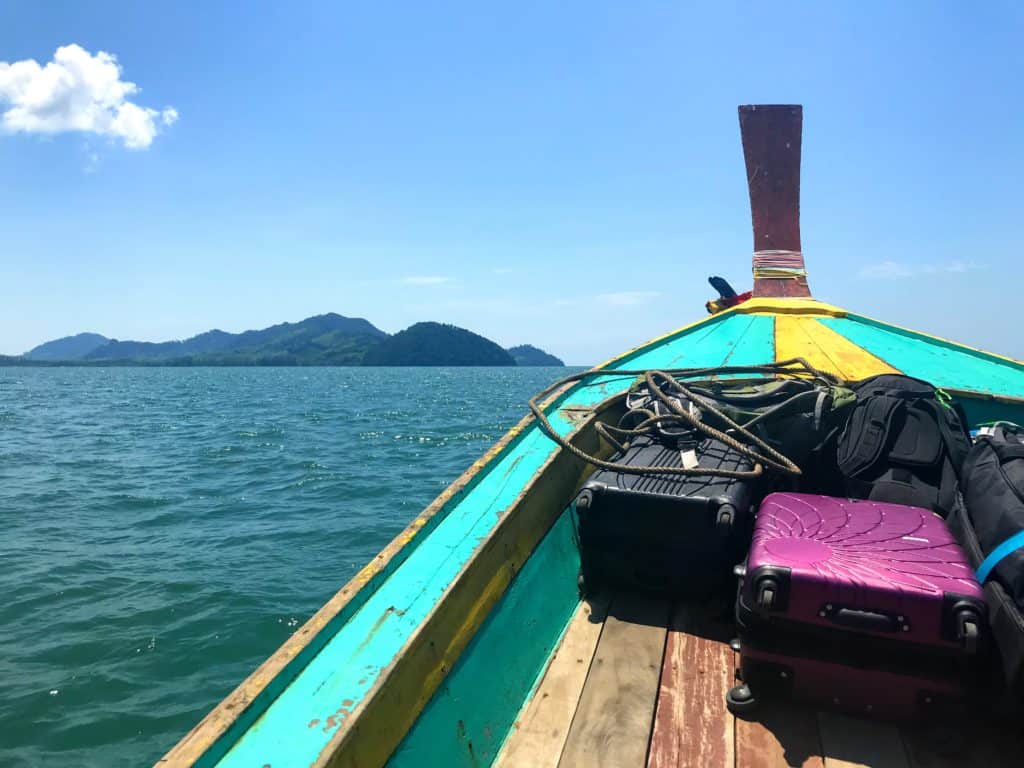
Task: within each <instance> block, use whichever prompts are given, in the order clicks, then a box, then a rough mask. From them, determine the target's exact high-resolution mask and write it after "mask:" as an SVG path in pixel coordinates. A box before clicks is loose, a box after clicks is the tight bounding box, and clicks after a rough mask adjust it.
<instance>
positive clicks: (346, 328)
mask: <svg viewBox="0 0 1024 768" xmlns="http://www.w3.org/2000/svg"><path fill="white" fill-rule="evenodd" d="M11 365H22V366H23V365H37V366H49V365H91V366H109V365H128V366H153V365H157V366H198V365H215V366H221V365H231V366H242V365H284V366H289V365H367V366H404V365H408V366H425V365H433V366H445V365H451V366H469V365H480V366H515V365H523V366H538V365H556V366H561V365H564V363H562V361H561V360H559V359H558V358H557V357H555V356H554V355H550V354H548V353H547V352H544V351H543V350H541V349H539V348H537V347H535V346H532V345H530V344H522V345H520V346H517V347H512V348H511V349H509V350H506V349H503V348H502V347H501V346H500V345H498V344H496V343H495V342H493V341H491V340H490V339H488V338H486V337H484V336H481V335H479V334H477V333H473V332H472V331H469V330H467V329H465V328H459V327H457V326H454V325H448V324H446V323H437V322H421V323H416V324H414V325H411V326H409V327H408V328H406V329H405V330H403V331H400V332H398V333H396V334H394V335H391V334H388V333H386V332H385V331H382V330H381V329H380V328H378V327H377V326H375V325H373V324H372V323H371V322H370V321H368V320H366V319H364V318H360V317H345V316H344V315H339V314H337V313H334V312H329V313H327V314H323V315H315V316H313V317H307V318H306V319H305V320H300V321H299V322H295V323H279V324H277V325H272V326H270V327H269V328H262V329H259V330H251V331H244V332H242V333H229V332H227V331H222V330H219V329H213V330H210V331H206V332H204V333H200V334H198V335H196V336H192V337H190V338H187V339H183V340H176V341H162V342H152V341H130V340H118V339H114V338H108V337H107V336H103V335H101V334H98V333H79V334H75V335H73V336H65V337H63V338H59V339H54V340H53V341H47V342H45V343H43V344H40V345H38V346H36V347H34V348H32V349H30V350H29V351H28V352H26V353H25V354H23V355H20V356H4V355H0V366H11Z"/></svg>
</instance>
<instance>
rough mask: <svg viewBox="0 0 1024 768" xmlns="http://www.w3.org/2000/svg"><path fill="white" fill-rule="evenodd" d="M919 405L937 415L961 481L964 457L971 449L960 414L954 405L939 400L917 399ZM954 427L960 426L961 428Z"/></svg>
mask: <svg viewBox="0 0 1024 768" xmlns="http://www.w3.org/2000/svg"><path fill="white" fill-rule="evenodd" d="M917 405H919V406H920V407H922V408H925V409H926V410H928V411H931V413H932V416H934V417H935V421H936V423H938V425H939V432H940V433H941V435H942V442H943V443H945V445H946V454H947V456H949V460H950V463H951V464H952V465H953V472H954V473H955V474H956V478H957V480H958V481H959V480H960V477H961V472H962V470H963V466H964V459H966V458H967V452H968V451H969V450H970V449H971V442H970V436H969V435H968V434H967V433H966V432H965V431H964V427H963V422H962V421H961V419H960V414H959V413H957V411H956V409H955V408H954V407H953V406H951V405H949V406H947V405H944V404H942V403H940V402H939V401H938V400H930V399H921V400H918V401H917ZM954 427H959V429H955V428H954Z"/></svg>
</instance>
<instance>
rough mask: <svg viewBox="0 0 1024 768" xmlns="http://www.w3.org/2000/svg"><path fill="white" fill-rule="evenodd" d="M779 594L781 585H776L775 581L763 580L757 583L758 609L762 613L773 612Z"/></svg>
mask: <svg viewBox="0 0 1024 768" xmlns="http://www.w3.org/2000/svg"><path fill="white" fill-rule="evenodd" d="M778 593H779V585H778V584H776V583H775V579H761V580H760V581H758V582H757V607H758V608H760V609H761V610H762V611H770V610H772V608H774V607H775V598H776V597H777V596H778Z"/></svg>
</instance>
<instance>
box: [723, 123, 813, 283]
mask: <svg viewBox="0 0 1024 768" xmlns="http://www.w3.org/2000/svg"><path fill="white" fill-rule="evenodd" d="M739 112H740V134H741V135H742V137H743V157H744V160H746V164H747V185H748V187H749V189H750V216H751V219H752V221H753V224H754V260H753V264H754V296H776V297H779V296H787V297H808V296H810V295H811V291H810V289H809V288H808V287H807V275H806V272H805V271H804V257H803V252H802V251H801V249H800V138H801V133H802V128H803V108H802V107H801V106H800V105H798V104H758V105H745V106H741V107H740V108H739Z"/></svg>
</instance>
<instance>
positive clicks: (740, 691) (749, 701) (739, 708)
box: [725, 683, 757, 716]
mask: <svg viewBox="0 0 1024 768" xmlns="http://www.w3.org/2000/svg"><path fill="white" fill-rule="evenodd" d="M725 706H726V708H727V709H728V710H729V711H730V712H732V713H733V714H734V715H738V716H743V715H749V714H751V713H752V712H753V711H754V710H755V709H757V699H755V698H754V693H753V691H751V690H750V686H749V685H747V684H746V683H743V684H741V685H737V686H735V687H734V688H730V689H729V692H728V693H727V694H725Z"/></svg>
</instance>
